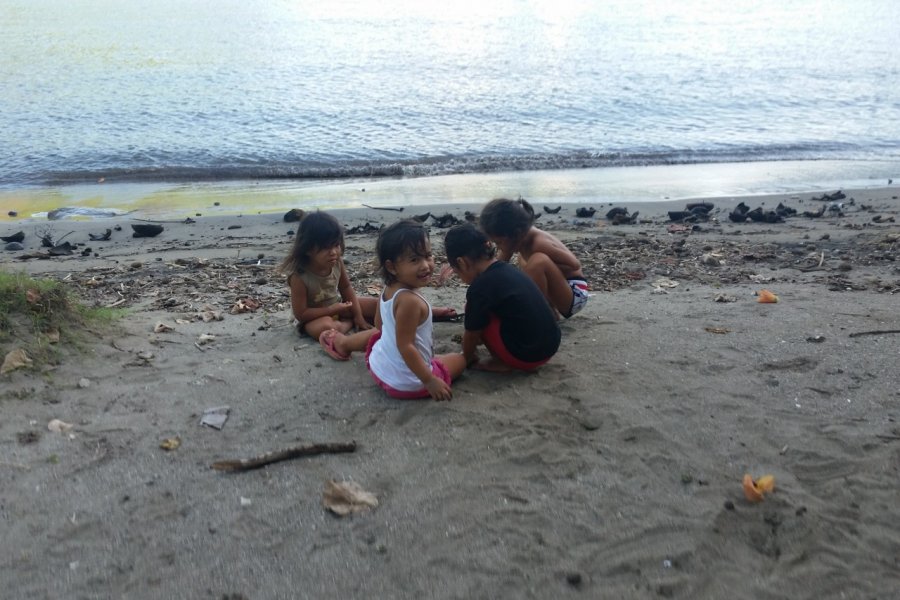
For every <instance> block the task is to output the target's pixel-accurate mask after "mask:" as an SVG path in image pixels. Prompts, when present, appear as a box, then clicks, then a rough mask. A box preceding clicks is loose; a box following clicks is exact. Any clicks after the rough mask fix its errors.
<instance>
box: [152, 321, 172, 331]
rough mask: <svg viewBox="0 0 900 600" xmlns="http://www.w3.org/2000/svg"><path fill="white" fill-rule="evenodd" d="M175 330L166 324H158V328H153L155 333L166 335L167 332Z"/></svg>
mask: <svg viewBox="0 0 900 600" xmlns="http://www.w3.org/2000/svg"><path fill="white" fill-rule="evenodd" d="M174 330H175V328H174V327H172V326H171V325H166V324H165V323H157V324H156V327H154V328H153V333H165V332H167V331H174Z"/></svg>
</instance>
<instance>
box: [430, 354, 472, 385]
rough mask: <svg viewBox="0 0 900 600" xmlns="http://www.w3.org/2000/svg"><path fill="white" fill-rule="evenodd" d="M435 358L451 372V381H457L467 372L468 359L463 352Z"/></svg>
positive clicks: (440, 355)
mask: <svg viewBox="0 0 900 600" xmlns="http://www.w3.org/2000/svg"><path fill="white" fill-rule="evenodd" d="M435 358H436V359H438V360H439V361H441V363H443V365H444V366H445V367H447V370H448V371H449V372H450V379H456V378H457V377H459V376H460V375H462V372H463V371H465V370H466V357H465V356H463V355H462V353H461V352H454V353H453V354H439V355H438V356H435Z"/></svg>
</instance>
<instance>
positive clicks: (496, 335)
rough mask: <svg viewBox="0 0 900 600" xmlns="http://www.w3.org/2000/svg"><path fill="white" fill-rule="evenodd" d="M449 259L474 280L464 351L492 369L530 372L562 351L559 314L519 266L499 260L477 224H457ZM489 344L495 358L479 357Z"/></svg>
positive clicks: (452, 232) (448, 241) (450, 240)
mask: <svg viewBox="0 0 900 600" xmlns="http://www.w3.org/2000/svg"><path fill="white" fill-rule="evenodd" d="M444 247H445V249H446V252H447V262H448V263H449V264H450V267H451V268H452V269H453V272H454V273H456V274H457V275H459V277H460V279H462V280H463V281H464V282H465V283H468V284H469V289H468V291H467V292H466V316H465V328H466V331H465V334H464V335H463V342H462V345H463V348H462V350H463V355H464V356H465V358H466V360H467V362H469V363H474V364H473V367H474V368H478V369H483V370H489V371H509V370H511V369H520V370H523V371H530V370H533V369H536V368H537V367H539V366H541V365H543V364H544V363H546V362H547V361H548V360H550V358H551V357H552V356H553V355H554V354H556V351H557V350H558V349H559V341H560V335H561V334H560V330H559V325H558V324H557V322H556V315H555V314H554V312H553V309H552V308H550V305H549V304H548V302H547V299H546V298H545V297H544V295H543V294H542V293H541V291H540V289H538V287H537V285H535V283H534V282H533V281H532V280H531V278H529V277H528V276H527V275H525V274H524V273H522V271H520V270H519V269H517V268H515V267H513V266H511V265H509V264H507V263H505V262H502V261H498V260H497V259H496V258H494V248H493V247H492V246H491V244H490V243H489V242H488V239H487V237H486V236H485V234H484V233H482V232H481V231H479V230H478V229H477V228H476V227H475V226H474V225H472V224H471V223H466V224H463V225H457V226H456V227H454V228H452V229H451V230H450V231H449V232H447V237H446V238H445V240H444ZM479 344H484V345H485V346H486V347H487V349H488V350H489V351H490V353H491V359H490V360H489V361H486V362H482V361H478V357H477V354H476V351H475V350H476V348H477V346H478V345H479Z"/></svg>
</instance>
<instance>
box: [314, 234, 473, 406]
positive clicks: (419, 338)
mask: <svg viewBox="0 0 900 600" xmlns="http://www.w3.org/2000/svg"><path fill="white" fill-rule="evenodd" d="M376 250H377V254H378V262H379V264H380V265H381V274H382V277H383V278H384V282H385V288H384V291H383V292H382V294H381V298H380V300H379V302H378V312H377V313H376V316H375V327H376V330H373V331H360V332H358V333H355V334H353V335H344V334H343V333H341V332H339V331H325V332H323V333H322V335H321V337H320V340H319V341H320V342H321V344H322V346H323V348H325V350H326V352H328V354H329V355H331V356H333V357H335V358H339V359H343V358H345V357H348V356H349V355H350V353H351V352H353V351H358V350H362V349H364V348H365V349H366V364H367V365H368V367H369V373H371V375H372V378H373V379H374V380H375V382H376V383H377V384H378V385H379V386H381V388H382V389H384V390H385V391H386V392H387V393H388V395H389V396H391V397H393V398H400V399H414V398H427V397H429V396H431V397H432V398H434V399H435V400H450V398H451V397H452V392H451V390H450V382H451V381H452V380H453V379H455V378H457V377H458V376H459V375H460V374H461V373H462V372H463V370H464V369H465V367H466V361H465V359H464V358H463V355H462V354H444V355H440V356H435V355H434V348H433V343H432V342H433V338H432V330H433V325H432V310H431V305H430V304H429V303H428V301H427V300H426V299H425V297H424V296H422V294H420V293H419V291H418V290H419V289H420V288H422V287H425V286H426V285H428V283H429V281H430V280H431V276H432V274H433V273H434V257H433V256H432V254H431V242H430V241H429V240H428V233H427V230H426V229H425V226H424V225H422V224H421V223H419V222H418V221H413V220H404V221H399V222H397V223H394V224H393V225H391V226H390V227H387V228H386V229H384V230H382V232H381V233H380V234H379V236H378V243H377V247H376ZM378 330H380V331H378Z"/></svg>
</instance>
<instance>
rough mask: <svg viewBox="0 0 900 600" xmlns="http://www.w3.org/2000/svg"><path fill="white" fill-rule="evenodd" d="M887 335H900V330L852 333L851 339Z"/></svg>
mask: <svg viewBox="0 0 900 600" xmlns="http://www.w3.org/2000/svg"><path fill="white" fill-rule="evenodd" d="M885 333H900V329H881V330H876V331H857V332H856V333H851V334H850V336H849V337H859V336H861V335H883V334H885Z"/></svg>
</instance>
